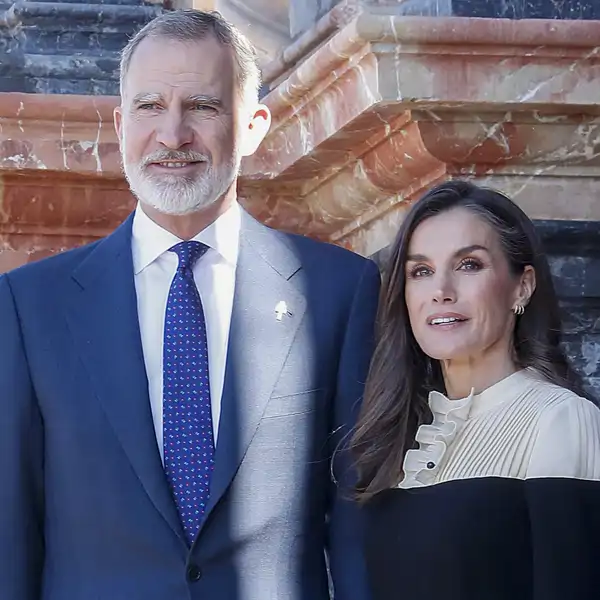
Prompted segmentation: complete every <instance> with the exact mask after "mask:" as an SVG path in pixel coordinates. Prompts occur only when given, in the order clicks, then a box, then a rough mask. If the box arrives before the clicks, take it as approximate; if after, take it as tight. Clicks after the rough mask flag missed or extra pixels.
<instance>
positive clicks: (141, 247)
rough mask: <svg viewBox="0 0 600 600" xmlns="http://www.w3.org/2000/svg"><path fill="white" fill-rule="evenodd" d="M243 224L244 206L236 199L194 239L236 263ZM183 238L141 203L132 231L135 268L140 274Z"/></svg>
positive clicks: (136, 210)
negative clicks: (169, 229) (156, 221)
mask: <svg viewBox="0 0 600 600" xmlns="http://www.w3.org/2000/svg"><path fill="white" fill-rule="evenodd" d="M240 224H241V209H240V206H239V204H238V203H237V202H234V203H233V204H232V205H231V207H230V208H228V209H227V211H226V212H224V213H223V214H222V215H221V216H220V217H219V218H218V219H217V220H216V221H214V222H213V223H211V224H210V225H209V226H208V227H207V228H206V229H204V230H202V231H201V232H200V233H199V234H198V235H196V236H195V237H194V238H193V240H194V241H196V242H202V243H203V244H205V245H207V246H208V247H209V248H212V249H213V250H215V251H216V252H218V253H219V254H220V255H221V256H222V257H223V258H224V259H225V260H226V261H227V262H228V263H229V264H231V265H232V266H234V267H235V266H236V265H237V257H238V247H239V237H240ZM181 241H183V240H181V239H179V238H178V237H177V236H176V235H173V234H172V233H171V232H170V231H167V230H166V229H163V228H162V227H161V226H160V225H158V224H157V223H155V222H154V221H153V220H152V219H151V218H150V217H149V216H148V215H147V214H146V213H145V212H144V210H143V209H142V207H141V205H140V204H139V203H138V205H137V207H136V209H135V215H134V217H133V225H132V231H131V247H132V253H133V271H134V273H135V274H136V275H137V274H138V273H140V272H141V271H143V270H144V269H145V268H146V267H147V266H148V265H149V264H151V263H153V262H154V261H155V260H156V259H157V258H158V257H159V256H161V254H163V253H164V252H167V251H168V250H169V248H171V247H173V246H174V245H175V244H178V243H179V242H181Z"/></svg>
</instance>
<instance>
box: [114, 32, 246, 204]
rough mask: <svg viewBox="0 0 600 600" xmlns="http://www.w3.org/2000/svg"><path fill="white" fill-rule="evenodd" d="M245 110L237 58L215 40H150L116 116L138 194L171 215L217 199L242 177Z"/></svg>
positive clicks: (138, 54)
mask: <svg viewBox="0 0 600 600" xmlns="http://www.w3.org/2000/svg"><path fill="white" fill-rule="evenodd" d="M245 112H247V111H245V110H244V108H243V107H242V94H241V93H240V91H239V90H238V88H237V78H236V67H235V61H234V57H233V53H232V51H231V50H230V49H229V48H227V47H226V46H223V45H222V44H220V43H219V42H218V41H217V40H216V39H215V38H213V37H212V36H208V37H206V38H204V39H200V40H198V41H194V42H186V43H184V42H177V41H172V40H168V39H164V38H155V39H152V38H146V39H145V40H143V41H142V42H141V43H140V45H139V46H138V47H137V49H136V50H135V52H134V54H133V57H132V60H131V63H130V66H129V71H128V73H127V75H126V78H125V82H124V86H123V97H122V101H121V107H120V108H119V109H117V110H116V111H115V125H116V128H117V133H118V135H119V141H120V145H121V155H122V158H123V166H124V170H125V175H126V177H127V180H128V181H129V185H130V187H131V190H132V191H133V193H134V194H135V195H136V196H137V197H138V199H139V200H140V201H141V202H142V203H145V204H147V205H149V206H151V207H153V208H155V209H156V210H158V211H160V212H162V213H165V214H171V215H184V214H189V213H191V212H195V211H198V210H201V209H203V208H206V207H208V206H210V205H212V204H214V203H215V202H218V201H219V200H220V199H222V198H223V196H224V195H225V194H226V192H227V191H228V190H229V189H230V188H231V186H232V185H233V184H234V182H235V180H236V178H237V174H238V171H239V167H240V160H241V154H240V150H239V148H240V139H239V138H240V136H241V135H242V134H243V129H244V126H243V125H242V126H240V123H239V122H238V118H239V116H240V115H245ZM247 120H248V121H249V118H248V119H247Z"/></svg>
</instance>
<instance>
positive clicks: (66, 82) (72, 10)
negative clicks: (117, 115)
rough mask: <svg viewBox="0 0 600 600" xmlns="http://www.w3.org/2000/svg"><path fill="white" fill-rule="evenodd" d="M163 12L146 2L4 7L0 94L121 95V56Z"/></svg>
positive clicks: (0, 8)
mask: <svg viewBox="0 0 600 600" xmlns="http://www.w3.org/2000/svg"><path fill="white" fill-rule="evenodd" d="M161 11H162V7H161V6H156V5H150V4H146V3H144V2H142V1H140V0H110V1H109V2H104V1H103V0H90V1H89V2H87V3H82V2H76V1H73V0H67V1H64V0H63V1H62V2H48V1H46V0H41V1H36V2H33V1H28V0H18V1H17V2H15V3H7V2H4V3H3V4H0V92H28V93H42V94H89V95H103V94H107V95H118V93H119V82H118V62H119V51H120V50H121V49H122V48H123V46H125V44H126V43H127V41H128V39H129V37H130V36H131V35H132V34H134V33H135V32H136V31H137V30H138V29H139V28H140V27H142V26H143V25H144V24H145V23H146V22H148V21H149V20H150V19H152V18H153V17H154V16H156V15H158V14H159V13H160V12H161Z"/></svg>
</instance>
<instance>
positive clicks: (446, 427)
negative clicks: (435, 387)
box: [398, 369, 538, 488]
mask: <svg viewBox="0 0 600 600" xmlns="http://www.w3.org/2000/svg"><path fill="white" fill-rule="evenodd" d="M532 378H533V379H538V376H537V373H536V372H535V371H533V370H532V369H523V370H521V371H517V372H516V373H513V374H512V375H509V376H508V377H505V378H504V379H502V380H500V381H499V382H498V383H495V384H494V385H492V386H490V387H489V388H487V389H486V390H484V391H483V392H481V393H480V394H475V390H471V393H470V394H469V395H468V396H467V397H466V398H461V399H460V400H450V399H449V398H447V397H446V396H445V395H444V394H441V393H440V392H435V391H434V392H431V393H430V394H429V399H428V400H429V408H430V410H431V413H432V415H433V420H432V422H431V424H423V425H421V426H420V427H419V429H418V430H417V434H416V436H415V439H416V441H417V442H418V449H412V450H408V451H407V452H406V455H405V457H404V466H403V471H404V479H403V480H402V482H401V483H400V484H399V485H398V487H400V488H413V487H423V486H426V485H432V484H433V483H435V481H436V477H437V474H438V473H439V470H440V467H441V465H442V462H443V460H444V456H445V455H446V453H447V451H448V448H449V447H450V446H451V444H452V442H453V441H454V439H455V438H456V436H457V434H458V432H459V431H460V430H461V429H462V427H463V426H464V424H465V423H466V422H467V421H468V420H469V419H472V418H475V417H477V416H479V415H481V414H483V413H485V412H487V411H489V410H491V409H493V408H495V407H497V406H499V405H501V404H503V403H504V402H506V401H507V400H509V399H511V398H514V397H515V393H514V391H515V389H516V388H518V389H520V390H522V389H523V384H524V383H525V382H526V381H530V380H531V379H532Z"/></svg>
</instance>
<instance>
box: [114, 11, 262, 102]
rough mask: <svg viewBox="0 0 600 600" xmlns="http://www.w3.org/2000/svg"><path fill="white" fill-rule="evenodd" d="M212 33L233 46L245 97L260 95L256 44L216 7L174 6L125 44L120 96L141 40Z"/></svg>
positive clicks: (191, 37) (199, 36) (194, 38)
mask: <svg viewBox="0 0 600 600" xmlns="http://www.w3.org/2000/svg"><path fill="white" fill-rule="evenodd" d="M209 35H213V36H214V37H215V38H216V39H217V41H218V42H220V43H221V44H223V45H224V46H227V47H229V48H231V50H232V52H233V55H234V59H235V62H236V66H237V73H236V77H237V84H238V87H239V90H240V92H241V94H242V97H243V98H244V99H248V100H253V99H258V94H259V89H260V85H261V76H260V68H259V66H258V57H257V54H256V50H255V48H254V46H253V45H252V44H251V43H250V41H249V40H248V38H246V36H245V35H243V34H242V33H241V32H240V31H239V30H238V29H237V27H235V26H234V25H232V24H231V23H229V22H227V21H226V20H225V19H224V18H223V17H222V16H221V15H220V14H219V13H218V12H217V11H201V10H193V9H185V10H174V11H169V12H165V13H163V14H162V15H159V16H158V17H156V18H155V19H153V20H152V21H150V22H149V23H147V24H146V25H145V26H144V27H143V28H142V29H140V30H139V31H138V32H137V33H136V34H135V35H134V36H133V37H132V38H131V39H130V40H129V42H128V44H127V45H126V46H125V48H123V50H122V52H121V64H120V86H121V97H123V92H124V87H125V85H124V83H125V79H126V77H127V73H128V71H129V66H130V64H131V59H132V57H133V54H134V53H135V51H136V49H137V47H138V46H139V45H140V43H141V42H142V41H143V40H145V39H147V38H154V39H157V38H162V39H167V40H172V41H176V42H196V41H198V40H201V39H203V38H206V37H207V36H209Z"/></svg>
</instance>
